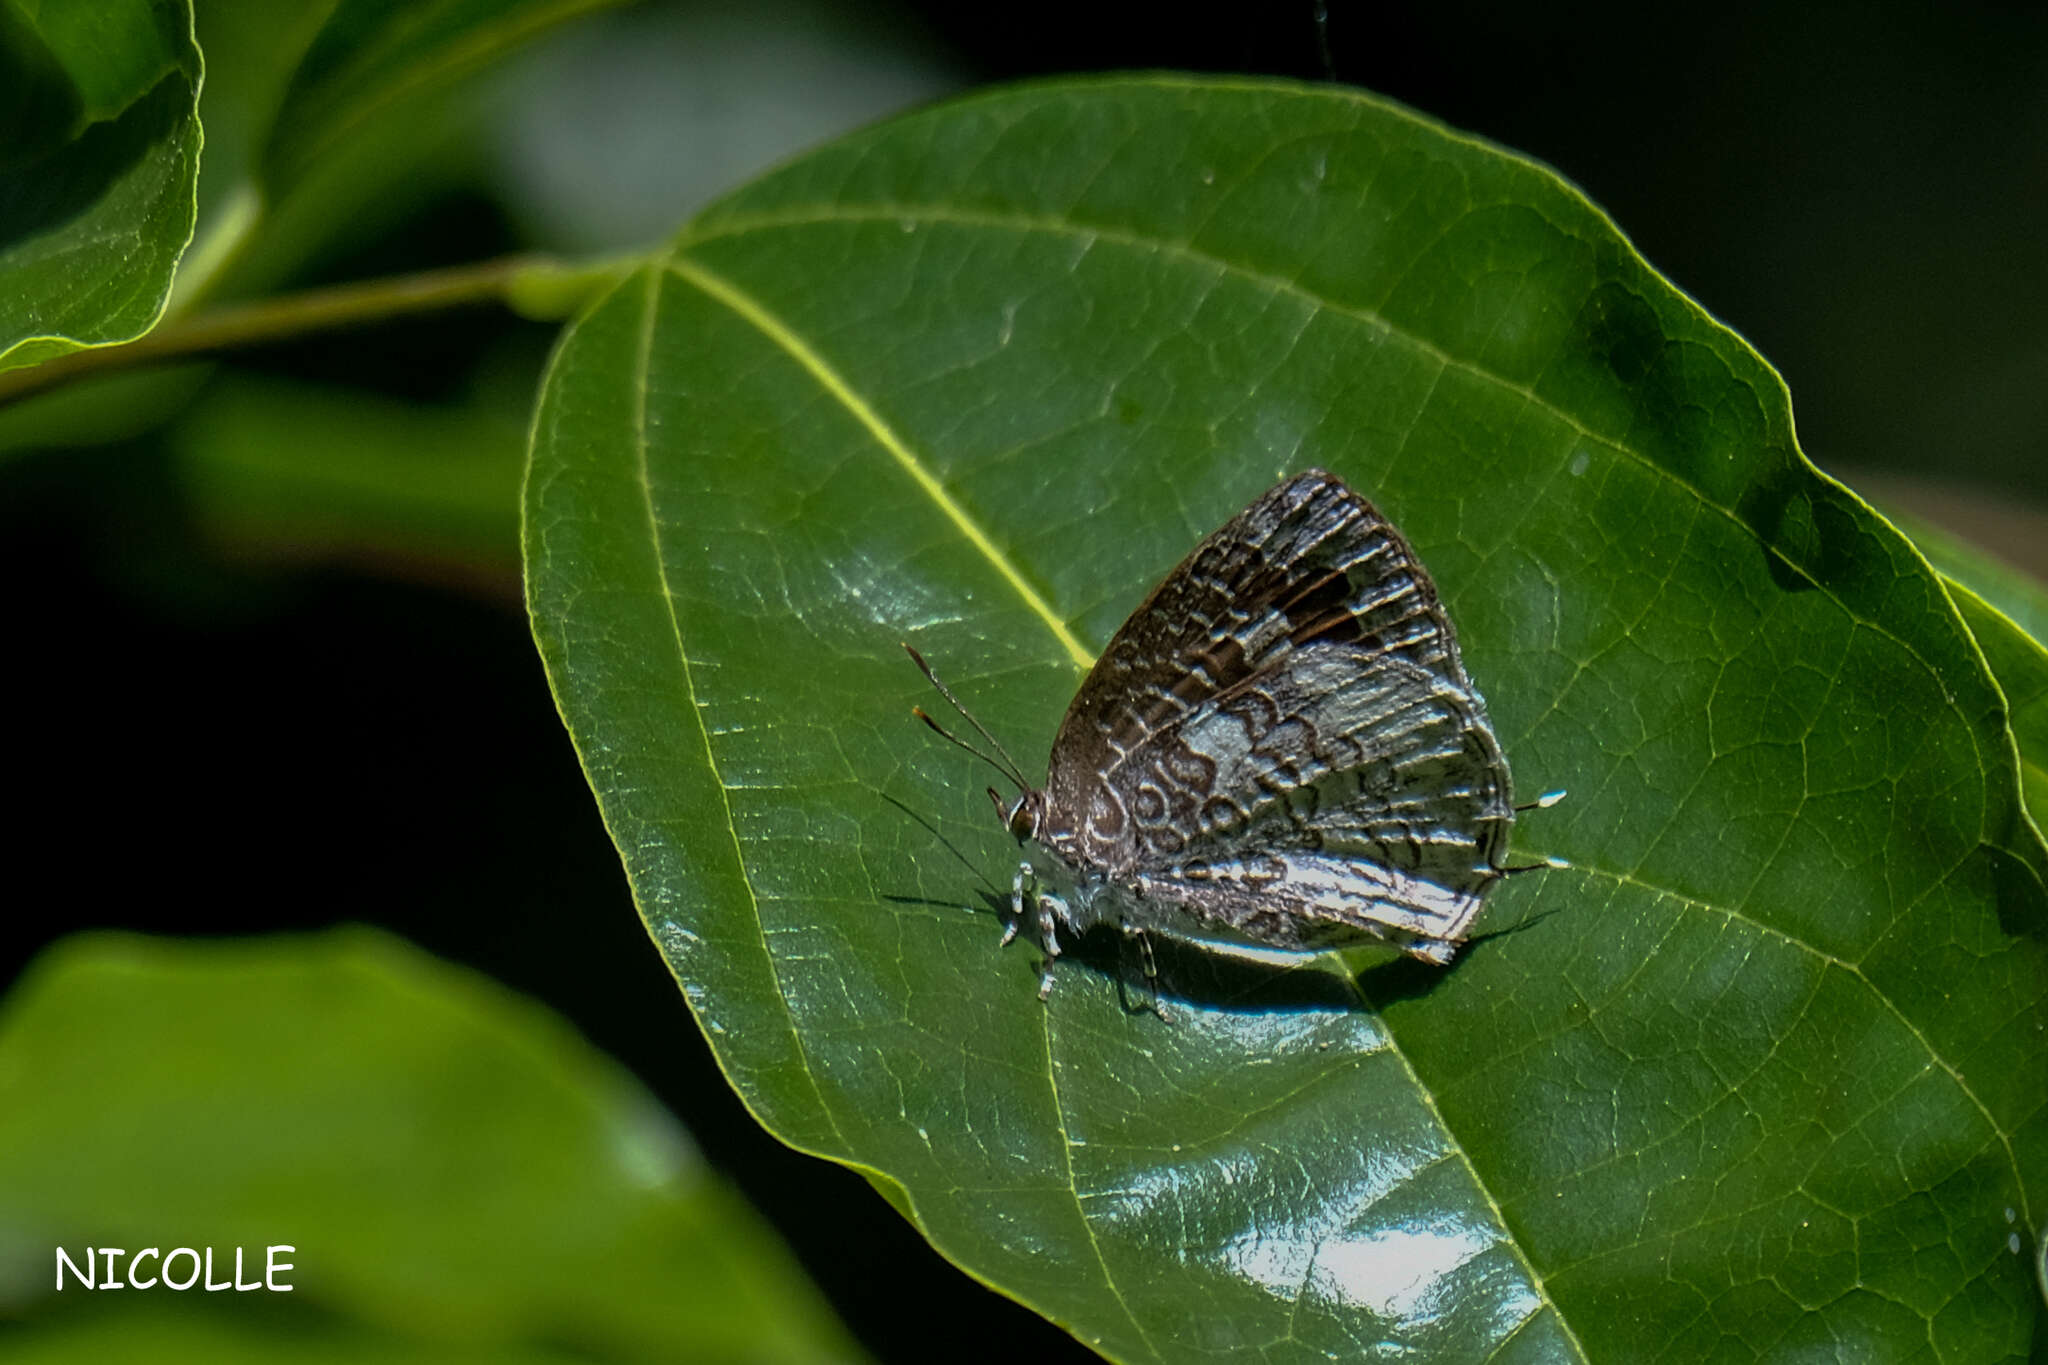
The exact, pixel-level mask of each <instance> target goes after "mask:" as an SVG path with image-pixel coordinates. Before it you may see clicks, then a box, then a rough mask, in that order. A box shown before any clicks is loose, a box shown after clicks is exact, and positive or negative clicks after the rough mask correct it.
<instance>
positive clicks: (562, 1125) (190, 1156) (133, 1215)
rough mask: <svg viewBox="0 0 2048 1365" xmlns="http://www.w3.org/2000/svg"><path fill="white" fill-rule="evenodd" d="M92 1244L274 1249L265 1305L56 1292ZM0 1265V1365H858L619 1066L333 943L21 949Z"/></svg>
mask: <svg viewBox="0 0 2048 1365" xmlns="http://www.w3.org/2000/svg"><path fill="white" fill-rule="evenodd" d="M88 1244H90V1245H92V1246H95V1247H107V1246H114V1247H122V1248H126V1249H128V1250H131V1251H133V1250H139V1249H140V1248H142V1247H145V1246H162V1247H164V1248H165V1249H166V1250H169V1249H170V1248H172V1247H174V1246H192V1247H201V1248H203V1247H207V1246H212V1247H215V1248H216V1249H232V1248H233V1247H236V1246H240V1247H244V1248H249V1249H253V1250H252V1252H251V1254H253V1255H254V1256H255V1257H256V1258H257V1260H258V1261H259V1262H260V1261H261V1259H262V1258H263V1255H264V1251H263V1249H264V1248H265V1247H267V1246H269V1245H273V1244H289V1245H291V1246H293V1247H295V1248H296V1250H295V1252H294V1253H293V1254H291V1255H290V1256H287V1257H283V1259H287V1260H290V1261H292V1263H293V1265H294V1267H295V1269H294V1270H293V1272H292V1273H291V1275H290V1277H289V1282H290V1283H291V1285H292V1292H291V1293H290V1294H289V1295H288V1296H287V1295H282V1294H264V1295H261V1296H260V1298H261V1299H262V1302H261V1304H260V1305H258V1304H254V1303H252V1302H251V1300H249V1299H247V1298H244V1297H243V1296H240V1295H229V1296H228V1299H229V1301H228V1302H223V1301H222V1300H220V1299H218V1298H216V1297H214V1296H212V1295H208V1294H204V1293H201V1294H197V1295H192V1296H183V1295H178V1294H175V1293H174V1292H169V1291H166V1292H162V1293H131V1294H122V1295H118V1296H115V1297H112V1298H109V1297H107V1296H105V1295H104V1294H102V1293H88V1292H86V1291H83V1290H81V1289H79V1288H78V1287H77V1286H76V1284H75V1283H73V1284H71V1285H70V1286H69V1287H67V1289H66V1290H65V1291H64V1293H62V1294H58V1295H53V1294H52V1293H51V1292H50V1291H51V1284H52V1273H51V1267H52V1264H53V1256H54V1251H53V1248H55V1247H59V1246H61V1247H65V1248H67V1249H71V1250H72V1251H73V1252H74V1254H75V1255H76V1254H77V1253H80V1252H82V1250H83V1248H84V1247H85V1246H86V1245H88ZM222 1254H225V1252H223V1253H222ZM0 1256H4V1261H0V1265H4V1274H0V1296H4V1299H5V1300H6V1301H8V1302H10V1303H11V1305H12V1310H11V1311H12V1314H13V1316H16V1317H19V1318H23V1319H25V1320H26V1325H25V1326H17V1328H16V1329H15V1330H14V1332H13V1333H12V1334H11V1335H10V1336H9V1338H8V1348H9V1349H8V1358H9V1359H10V1360H17V1359H37V1360H50V1361H57V1360H106V1359H114V1358H124V1359H142V1358H147V1359H150V1360H153V1361H156V1360H171V1359H194V1360H208V1361H227V1360H278V1359H286V1358H289V1359H293V1360H313V1361H328V1360H371V1359H374V1360H391V1359H402V1360H413V1359H419V1360H428V1359H443V1360H470V1359H479V1360H517V1361H526V1360H564V1359H572V1358H573V1359H619V1360H628V1359H631V1360H716V1361H740V1360H746V1361H829V1360H848V1359H852V1358H855V1356H856V1355H857V1352H856V1351H855V1349H854V1348H853V1347H852V1346H851V1344H850V1343H849V1342H848V1341H847V1339H846V1337H845V1335H844V1333H843V1332H842V1331H841V1330H840V1329H839V1328H838V1327H837V1325H836V1324H835V1323H834V1322H833V1321H832V1319H831V1318H830V1317H829V1315H828V1313H827V1312H826V1310H825V1309H824V1308H823V1307H822V1306H821V1305H820V1303H819V1301H818V1299H817V1297H816V1294H815V1292H814V1291H813V1290H812V1289H811V1288H810V1287H809V1285H808V1284H807V1283H806V1282H805V1281H804V1280H803V1278H802V1276H801V1275H800V1273H799V1272H798V1271H797V1270H796V1268H795V1266H794V1265H793V1264H792V1263H791V1261H790V1259H789V1257H788V1255H787V1253H786V1252H784V1251H783V1250H782V1249H781V1247H780V1246H779V1245H777V1244H776V1242H775V1240H774V1238H773V1236H772V1235H771V1234H770V1233H768V1232H767V1231H766V1230H765V1229H764V1228H763V1227H762V1226H761V1224H760V1222H759V1221H758V1219H757V1218H756V1217H755V1216H754V1215H753V1214H752V1213H751V1211H750V1210H748V1209H747V1208H746V1207H745V1206H744V1205H743V1204H742V1203H741V1202H740V1201H739V1200H738V1199H737V1198H736V1197H735V1196H734V1195H733V1194H732V1193H731V1192H730V1191H728V1190H727V1189H725V1188H724V1186H723V1185H722V1184H720V1183H719V1182H718V1181H717V1180H716V1179H715V1178H714V1177H712V1176H711V1175H710V1174H709V1173H708V1172H706V1171H705V1170H704V1169H703V1167H702V1166H701V1165H700V1164H699V1162H698V1160H697V1158H696V1156H695V1154H694V1153H693V1152H692V1150H691V1148H690V1145H689V1142H688V1139H687V1137H686V1136H685V1135H684V1133H683V1132H682V1130H681V1129H680V1128H679V1127H678V1126H677V1125H676V1123H675V1121H674V1120H673V1119H671V1118H670V1117H669V1116H668V1115H667V1114H666V1113H664V1112H663V1111H662V1110H661V1109H660V1108H659V1107H658V1106H657V1105H656V1104H655V1103H654V1101H653V1100H652V1099H651V1098H650V1097H649V1096H648V1095H646V1094H645V1093H644V1092H642V1091H641V1090H640V1089H639V1087H638V1086H637V1085H635V1084H634V1083H633V1082H632V1080H631V1079H630V1078H629V1077H627V1076H626V1075H625V1074H624V1073H623V1072H622V1071H620V1070H619V1068H617V1067H616V1066H615V1065H613V1064H612V1063H611V1062H609V1061H608V1060H607V1059H606V1058H604V1057H603V1056H601V1055H598V1054H597V1053H594V1052H593V1051H592V1050H591V1049H590V1047H589V1046H588V1045H587V1044H585V1043H584V1042H583V1041H582V1040H580V1039H579V1038H577V1037H575V1036H574V1035H573V1034H572V1033H571V1032H570V1031H569V1030H568V1029H567V1028H565V1027H564V1026H563V1025H562V1023H561V1022H560V1021H559V1020H557V1019H555V1018H554V1017H553V1016H551V1015H549V1014H547V1013H546V1012H545V1011H543V1010H541V1009H540V1008H539V1007H538V1006H536V1005H534V1004H532V1003H531V1002H529V1001H525V1000H522V999H520V998H518V997H516V996H513V995H511V994H510V993H508V992H506V991H504V990H503V989H501V988H499V987H497V986H494V985H492V984H491V983H489V982H487V981H485V980H482V979H481V978H478V977H475V976H472V975H471V974H469V973H467V972H463V971H459V970H457V969H455V968H452V967H449V966H447V965H445V964H442V963H439V962H436V961H434V960H433V959H431V958H428V957H426V956H425V955H423V954H421V953H419V952H417V951H415V950H414V949H412V948H410V947H408V946H407V945H405V944H403V943H401V942H398V941H396V940H393V939H390V938H387V937H384V936H382V935H379V934H375V933H371V932H369V931H366V930H361V929H348V930H341V931H337V932H335V933H332V934H329V935H325V936H322V937H317V938H304V939H274V940H267V941H252V942H239V943H235V942H219V943H209V944H196V943H176V942H171V941H167V940H149V939H140V938H134V937H127V936H114V935H94V936H83V937H79V938H74V939H70V940H67V941H65V942H64V943H62V944H60V945H58V946H57V947H56V948H54V949H52V950H50V952H49V953H47V954H46V955H45V956H44V957H43V958H42V959H40V960H39V961H38V962H37V963H36V964H35V966H33V967H32V968H31V969H30V971H29V973H28V974H27V975H26V976H25V977H24V978H23V980H22V982H21V984H20V985H19V986H17V987H16V990H15V992H14V994H13V995H12V996H10V997H9V999H8V1000H7V1002H6V1006H5V1009H4V1010H0ZM79 1259H81V1260H82V1256H81V1257H79ZM125 1264H126V1263H125V1262H123V1265H124V1267H125ZM219 1269H220V1273H221V1274H222V1275H225V1273H226V1266H225V1263H223V1264H222V1266H221V1267H220V1268H219ZM252 1278H253V1276H252ZM143 1343H148V1345H147V1347H146V1348H145V1347H144V1346H143ZM159 1343H161V1344H159Z"/></svg>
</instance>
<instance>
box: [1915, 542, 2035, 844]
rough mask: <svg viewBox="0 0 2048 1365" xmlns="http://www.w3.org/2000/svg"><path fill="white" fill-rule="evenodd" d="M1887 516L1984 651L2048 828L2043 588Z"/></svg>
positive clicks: (2028, 791) (2029, 792) (2029, 789)
mask: <svg viewBox="0 0 2048 1365" xmlns="http://www.w3.org/2000/svg"><path fill="white" fill-rule="evenodd" d="M1885 513H1886V515H1887V516H1889V517H1890V518H1891V519H1892V521H1893V522H1894V523H1896V524H1897V525H1898V527H1899V529H1901V530H1903V531H1904V532H1905V533H1906V534H1907V535H1909V536H1911V537H1912V538H1913V543H1914V544H1915V545H1917V546H1919V547H1920V552H1921V553H1922V554H1924V555H1926V556H1927V561H1928V562H1929V563H1930V564H1932V565H1934V567H1935V569H1936V570H1937V571H1938V572H1939V573H1940V574H1941V576H1942V579H1943V581H1944V582H1945V583H1946V585H1947V587H1948V591H1949V596H1950V597H1952V598H1954V599H1955V604H1956V609H1957V610H1958V611H1960V612H1961V613H1962V616H1963V622H1964V624H1965V625H1967V626H1969V628H1970V633H1971V634H1972V635H1973V636H1975V637H1976V639H1977V646H1978V648H1980V649H1982V650H1983V651H1984V660H1985V662H1986V663H1987V664H1989V665H1990V667H1991V676H1992V677H1994V678H1996V679H1997V680H1998V686H1999V690H2000V691H2002V692H2004V693H2005V704H2006V707H2007V708H2008V710H2009V711H2010V712H2011V718H2010V722H2009V723H2010V724H2011V726H2012V733H2013V740H2014V742H2015V743H2016V744H2017V745H2018V746H2019V755H2020V786H2021V789H2022V791H2023V792H2024V793H2025V795H2026V802H2027V811H2028V814H2030V815H2031V816H2032V817H2033V820H2034V825H2035V827H2036V828H2044V829H2048V643H2044V642H2048V588H2044V587H2043V586H2042V585H2041V584H2040V583H2037V582H2035V581H2034V579H2032V578H2030V577H2029V576H2028V575H2026V574H2024V573H2021V572H2020V571H2019V570H2018V569H2015V568H2013V567H2012V566H2010V565H2008V564H2003V563H2000V562H1999V561H1998V560H1996V559H1994V558H1992V557H1991V556H1990V555H1987V554H1985V553H1984V552H1983V551H1981V550H1978V549H1977V548H1976V547H1974V546H1972V545H1970V544H1968V543H1966V542H1964V541H1962V540H1959V539H1957V538H1956V537H1954V536H1951V535H1949V534H1948V533H1947V532H1945V531H1943V530H1941V529H1940V528H1938V527H1936V526H1934V525H1932V524H1930V523H1928V522H1925V521H1922V520H1920V519H1919V518H1917V517H1913V516H1911V515H1907V514H1902V513H1900V512H1898V511H1897V510H1896V509H1893V508H1886V509H1885Z"/></svg>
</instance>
